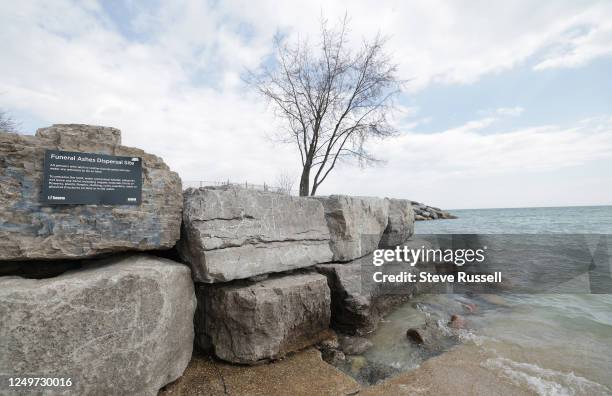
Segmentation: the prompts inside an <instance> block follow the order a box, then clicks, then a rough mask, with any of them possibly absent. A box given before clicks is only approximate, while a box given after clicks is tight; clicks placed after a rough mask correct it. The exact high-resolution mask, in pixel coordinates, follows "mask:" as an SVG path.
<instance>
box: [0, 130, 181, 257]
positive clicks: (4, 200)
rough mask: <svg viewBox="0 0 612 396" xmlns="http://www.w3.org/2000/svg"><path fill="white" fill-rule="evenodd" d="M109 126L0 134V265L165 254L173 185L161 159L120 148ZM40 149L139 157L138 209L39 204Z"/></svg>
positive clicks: (173, 237) (177, 198)
mask: <svg viewBox="0 0 612 396" xmlns="http://www.w3.org/2000/svg"><path fill="white" fill-rule="evenodd" d="M120 137H121V135H120V132H119V130H117V129H115V128H106V127H98V126H89V125H54V126H52V127H49V128H43V129H39V130H38V132H37V134H36V136H25V135H17V134H11V133H4V132H0V184H1V187H0V219H2V221H0V261H2V260H32V259H45V260H49V259H65V258H82V257H90V256H95V255H98V254H102V253H109V252H118V251H128V250H140V251H144V250H152V249H168V248H171V247H173V246H174V244H175V243H176V241H177V240H178V238H179V236H180V224H181V210H182V206H183V201H182V195H181V194H182V191H181V180H180V178H179V177H178V175H177V174H176V173H175V172H172V171H170V170H169V169H168V166H166V164H165V163H164V162H163V161H162V159H161V158H159V157H156V156H154V155H151V154H147V153H145V152H144V151H142V150H139V149H135V148H130V147H125V146H120V145H118V144H119V142H120ZM45 149H53V150H66V151H78V152H91V153H99V154H110V155H120V156H133V157H142V159H143V175H142V176H143V185H142V204H141V205H140V206H133V205H120V206H108V205H43V204H42V203H41V202H40V194H41V189H42V178H43V161H44V153H45Z"/></svg>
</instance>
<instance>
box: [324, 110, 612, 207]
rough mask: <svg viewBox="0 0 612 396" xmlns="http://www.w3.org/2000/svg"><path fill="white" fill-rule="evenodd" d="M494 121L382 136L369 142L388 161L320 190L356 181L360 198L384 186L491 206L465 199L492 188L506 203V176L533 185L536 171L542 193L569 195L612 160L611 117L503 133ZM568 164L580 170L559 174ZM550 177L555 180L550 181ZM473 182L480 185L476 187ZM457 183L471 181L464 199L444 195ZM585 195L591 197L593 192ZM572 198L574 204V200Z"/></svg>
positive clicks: (447, 201) (349, 171)
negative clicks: (383, 138)
mask: <svg viewBox="0 0 612 396" xmlns="http://www.w3.org/2000/svg"><path fill="white" fill-rule="evenodd" d="M495 122H496V119H495V118H484V119H481V120H474V121H470V122H468V123H466V124H464V125H462V126H459V127H456V128H452V129H448V130H445V131H441V132H437V133H426V134H425V133H416V132H409V133H405V134H402V135H401V136H398V137H396V138H392V139H388V140H386V141H384V142H381V143H379V144H377V145H376V146H375V147H373V149H374V153H375V154H376V155H377V156H379V157H380V158H385V159H386V160H387V164H386V165H385V166H384V167H382V168H372V169H366V170H361V171H360V170H355V169H354V168H345V169H343V170H342V173H341V176H338V175H335V177H334V178H333V180H331V181H330V184H329V185H328V186H326V187H324V188H323V189H322V193H331V192H332V190H331V188H330V186H334V187H335V188H340V189H348V188H350V186H358V187H357V188H358V189H359V191H358V193H359V194H364V195H368V194H370V195H376V194H377V191H384V192H385V193H386V194H388V195H390V196H400V197H405V198H412V199H416V200H421V201H429V202H434V203H435V202H437V203H439V204H440V205H442V206H451V207H456V206H462V207H480V206H483V205H484V206H495V203H493V204H492V203H491V200H490V199H489V202H488V204H487V203H486V202H481V203H480V204H478V205H475V204H470V202H478V199H479V197H480V195H481V194H490V193H491V191H490V190H491V189H492V188H493V190H494V195H495V194H497V205H498V207H499V205H504V203H503V202H504V196H505V195H512V194H513V195H516V191H515V190H516V188H517V187H516V185H515V184H512V185H511V184H509V183H508V184H506V180H514V179H516V178H517V177H518V178H521V179H524V180H530V182H532V180H531V179H532V178H533V177H534V176H537V177H536V179H537V180H539V181H540V183H541V184H542V188H540V189H538V191H539V193H540V194H545V193H546V191H547V189H549V190H550V191H553V190H554V191H558V190H560V189H561V190H563V189H565V190H568V191H567V192H568V193H570V191H569V190H571V187H570V186H572V185H576V183H578V184H581V183H583V182H584V179H592V178H593V175H594V174H596V173H597V172H599V170H595V171H594V172H593V173H592V174H591V173H589V172H590V171H589V172H586V171H584V170H585V169H589V168H588V166H590V165H592V164H595V165H596V164H598V161H599V162H601V161H603V162H607V163H609V164H610V163H612V117H602V118H596V119H585V120H582V121H580V122H578V123H576V124H574V125H570V126H558V125H548V126H538V127H530V128H522V129H517V130H512V131H509V132H499V131H496V130H495ZM572 168H574V169H583V172H584V175H583V176H582V177H578V178H575V177H573V176H571V177H568V178H567V179H566V180H564V179H562V178H559V175H558V173H561V174H563V173H565V172H567V173H568V174H569V170H570V169H572ZM596 169H597V168H596ZM382 175H384V177H381V176H382ZM551 175H553V176H551ZM551 177H552V179H554V183H550V182H551V181H552V179H551ZM608 178H609V177H608ZM475 181H479V182H480V183H481V184H476V185H474V182H475ZM462 183H464V184H465V185H466V186H468V185H469V186H471V187H470V188H468V189H466V191H462V193H461V194H462V195H464V197H463V198H459V197H458V196H457V195H455V194H449V192H450V191H452V187H451V186H456V185H461V184H462ZM549 183H550V185H549V186H546V187H544V186H545V185H546V184H549ZM591 184H593V183H591ZM518 185H519V186H520V183H519V184H518ZM353 189H355V187H353ZM599 190H600V191H601V190H606V191H608V190H609V192H611V193H612V188H610V187H604V186H603V185H601V186H599ZM584 193H586V194H587V195H588V196H590V197H591V198H592V193H593V192H592V191H584ZM378 194H380V193H378ZM488 198H489V197H488ZM514 198H516V197H514ZM522 198H523V199H525V198H526V196H523V197H522ZM556 198H557V201H556V202H565V201H559V200H563V199H564V197H561V196H557V197H556ZM530 199H535V198H534V197H530ZM509 202H512V201H509ZM515 202H516V201H515ZM585 202H586V203H593V202H591V201H583V203H585ZM595 202H597V201H595ZM601 202H602V201H600V202H599V203H601ZM606 202H609V199H608V200H606ZM577 203H580V201H577V202H574V204H577ZM506 205H511V203H506ZM515 205H516V204H515ZM549 205H550V202H549Z"/></svg>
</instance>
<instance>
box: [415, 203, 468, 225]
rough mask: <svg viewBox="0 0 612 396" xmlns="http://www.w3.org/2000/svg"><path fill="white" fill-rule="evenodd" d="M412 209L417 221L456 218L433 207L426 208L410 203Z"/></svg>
mask: <svg viewBox="0 0 612 396" xmlns="http://www.w3.org/2000/svg"><path fill="white" fill-rule="evenodd" d="M412 208H413V209H414V214H415V216H414V217H415V220H417V221H422V220H438V219H456V218H457V216H454V215H452V214H450V213H449V212H447V211H445V210H442V209H440V208H436V207H434V206H427V205H425V204H423V203H420V202H415V201H412Z"/></svg>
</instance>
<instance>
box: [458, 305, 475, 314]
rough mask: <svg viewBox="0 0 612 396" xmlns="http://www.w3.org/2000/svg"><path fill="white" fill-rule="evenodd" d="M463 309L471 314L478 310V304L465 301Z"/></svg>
mask: <svg viewBox="0 0 612 396" xmlns="http://www.w3.org/2000/svg"><path fill="white" fill-rule="evenodd" d="M462 306H463V309H464V310H465V311H466V312H467V313H470V314H473V313H476V311H478V306H477V305H476V304H474V303H465V304H462Z"/></svg>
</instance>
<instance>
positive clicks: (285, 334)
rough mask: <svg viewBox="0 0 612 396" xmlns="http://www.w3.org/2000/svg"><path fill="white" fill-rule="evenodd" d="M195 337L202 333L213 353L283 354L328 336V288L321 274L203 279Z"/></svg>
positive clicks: (232, 358) (227, 356)
mask: <svg viewBox="0 0 612 396" xmlns="http://www.w3.org/2000/svg"><path fill="white" fill-rule="evenodd" d="M197 295H198V302H199V305H198V310H202V312H201V313H200V314H199V317H200V318H202V321H201V322H199V323H198V322H196V333H197V334H198V335H197V338H196V339H197V340H200V339H202V337H203V335H202V333H204V334H205V335H206V337H208V338H209V339H210V342H211V344H212V347H213V349H214V353H215V355H217V356H218V357H219V358H221V359H223V360H226V361H228V362H234V363H245V364H255V363H258V362H261V361H265V360H271V359H278V358H282V357H283V356H285V355H286V354H287V353H289V352H293V351H296V350H299V349H303V348H305V347H307V346H309V345H314V344H316V343H318V342H319V341H321V340H322V339H324V338H326V337H327V334H326V331H327V329H328V327H329V321H330V292H329V288H328V286H327V282H326V279H325V277H324V276H322V275H320V274H316V273H313V274H294V275H284V276H280V277H271V278H269V279H267V280H265V281H262V282H259V283H255V284H240V283H234V284H228V285H201V286H199V287H198V289H197Z"/></svg>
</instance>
